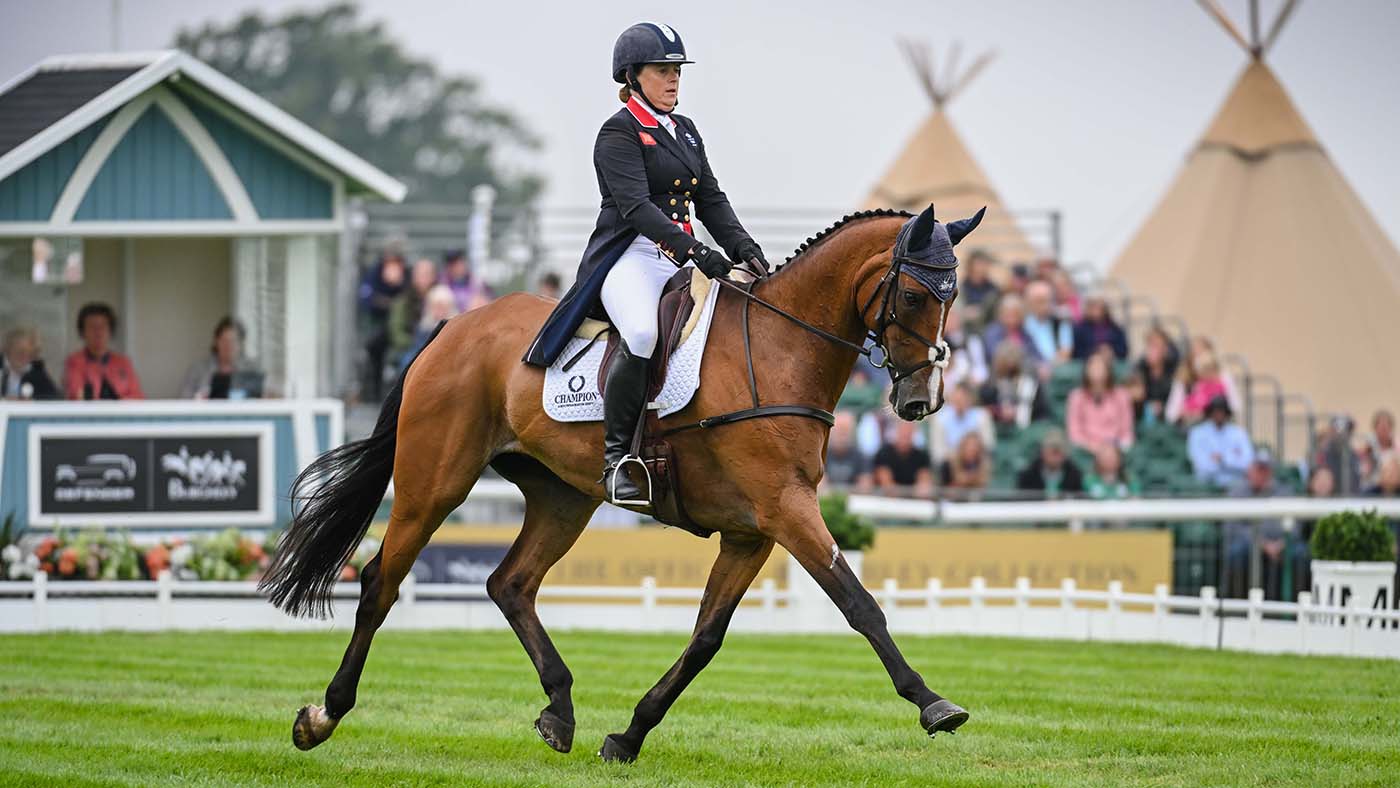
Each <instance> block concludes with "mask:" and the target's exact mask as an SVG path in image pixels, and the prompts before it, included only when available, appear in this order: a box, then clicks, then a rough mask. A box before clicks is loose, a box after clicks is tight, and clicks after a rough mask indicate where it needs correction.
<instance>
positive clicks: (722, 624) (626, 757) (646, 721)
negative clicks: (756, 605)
mask: <svg viewBox="0 0 1400 788" xmlns="http://www.w3.org/2000/svg"><path fill="white" fill-rule="evenodd" d="M772 550H773V540H771V539H767V538H763V537H756V538H753V539H749V540H741V541H736V540H734V539H732V538H730V537H724V538H723V539H722V540H721V542H720V548H719V557H718V558H717V559H715V564H714V566H713V567H712V568H711V569H710V579H709V581H708V582H706V583H705V596H704V597H703V598H702V599H701V601H700V613H699V615H698V616H697V617H696V620H695V630H694V631H693V632H692V633H691V636H690V644H689V645H687V646H686V649H685V652H684V653H682V654H681V658H680V659H679V660H677V661H676V664H674V665H672V666H671V669H670V670H668V671H666V675H664V676H662V677H661V680H660V681H658V682H657V683H656V685H655V686H653V687H652V688H651V690H649V691H648V692H647V694H646V695H645V696H643V697H642V700H641V702H639V703H638V704H637V708H636V710H635V711H633V713H632V724H631V725H629V726H628V727H627V730H626V731H625V732H623V733H614V734H611V735H609V736H608V737H607V738H605V739H604V740H603V748H602V749H601V750H600V751H599V752H598V755H599V756H600V757H601V758H603V760H606V761H632V760H636V758H637V753H638V752H640V751H641V749H642V741H643V740H644V739H646V736H647V733H649V732H650V731H651V729H652V728H655V727H656V726H657V725H659V724H660V723H661V719H662V717H664V716H666V712H667V710H669V709H670V708H671V704H673V703H675V702H676V698H678V697H680V694H681V692H683V691H684V690H685V688H686V687H687V686H688V685H689V684H690V682H691V681H692V680H694V678H695V677H696V676H697V675H699V673H700V671H701V670H704V668H705V666H706V665H708V664H710V660H711V659H713V658H714V656H715V654H716V653H717V652H718V651H719V647H720V645H721V644H722V643H723V642H724V633H725V630H727V629H728V628H729V621H730V619H731V618H732V617H733V616H734V610H735V609H736V608H737V607H738V606H739V602H740V601H741V600H742V599H743V596H744V592H745V591H746V590H748V587H749V585H750V584H752V583H753V579H754V577H756V576H757V575H758V572H759V570H760V569H762V568H763V562H764V561H767V560H768V554H769V553H770V552H772Z"/></svg>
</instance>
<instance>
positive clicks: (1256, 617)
mask: <svg viewBox="0 0 1400 788" xmlns="http://www.w3.org/2000/svg"><path fill="white" fill-rule="evenodd" d="M1263 604H1264V589H1262V588H1251V589H1249V608H1248V609H1247V610H1246V611H1245V618H1246V620H1247V621H1248V622H1249V627H1248V629H1249V649H1250V650H1251V651H1253V650H1254V649H1255V647H1256V646H1258V640H1259V622H1260V621H1262V620H1263V619H1264V609H1263V607H1262V605H1263Z"/></svg>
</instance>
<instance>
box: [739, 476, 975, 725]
mask: <svg viewBox="0 0 1400 788" xmlns="http://www.w3.org/2000/svg"><path fill="white" fill-rule="evenodd" d="M793 503H797V502H793ZM759 525H760V528H761V529H762V530H763V531H764V533H767V534H768V535H770V536H772V537H774V538H775V539H776V540H777V542H778V543H779V544H781V545H782V546H783V547H784V548H785V549H786V550H787V551H788V552H789V553H791V554H792V555H793V557H794V558H796V559H797V560H798V562H799V563H801V564H802V567H803V568H804V569H806V570H807V572H808V574H810V575H811V576H812V578H813V579H815V580H816V581H817V584H818V585H820V586H821V587H822V590H823V591H825V592H826V594H827V596H829V597H831V601H832V602H835V603H836V607H837V608H838V609H839V610H840V611H841V613H842V615H844V616H845V617H846V621H847V622H848V623H850V625H851V628H852V629H854V630H855V631H857V632H859V633H860V634H862V635H864V636H865V638H866V640H869V641H870V645H871V646H873V647H874V648H875V653H876V654H877V655H879V657H880V662H882V663H883V664H884V666H885V670H886V671H887V672H888V673H889V674H890V680H891V681H893V682H894V688H895V691H896V692H898V693H899V696H900V697H902V698H904V699H905V700H907V701H909V702H910V703H913V704H914V705H915V706H918V707H919V709H920V715H919V723H920V724H921V725H922V726H923V728H924V730H925V731H926V732H927V733H928V734H929V736H933V735H934V734H935V733H938V732H939V731H947V732H949V733H951V732H952V731H953V730H955V729H956V728H957V727H958V726H959V725H962V724H963V723H964V722H966V721H967V718H968V714H967V712H966V711H964V710H963V709H962V708H961V707H959V706H958V705H957V704H955V703H953V702H952V701H949V700H945V699H944V698H942V697H940V696H939V695H938V694H937V693H936V692H934V691H933V690H931V689H929V688H928V685H927V684H925V683H924V679H923V677H922V676H920V675H919V673H918V671H916V670H914V669H913V668H912V667H910V666H909V663H908V662H907V661H905V659H904V655H903V654H901V653H900V651H899V647H898V646H896V645H895V643H894V639H893V638H891V637H890V631H889V628H888V626H887V625H886V622H885V613H884V611H883V610H881V609H880V605H879V604H878V603H876V601H875V598H874V597H873V596H871V594H870V592H869V591H867V590H865V587H864V586H862V585H861V583H860V578H859V577H857V576H856V574H855V572H854V571H852V570H851V567H850V565H849V564H847V563H846V558H845V556H843V555H841V553H840V551H839V550H838V549H837V547H836V542H835V541H834V540H833V539H832V538H831V533H830V532H829V531H828V530H827V529H826V525H825V524H824V523H823V522H822V519H821V513H820V510H819V509H818V507H817V505H816V498H815V494H813V495H812V496H811V500H810V501H806V502H805V503H804V505H794V506H791V507H786V508H784V509H782V510H781V511H780V512H775V513H773V516H772V517H770V518H761V519H760V521H759Z"/></svg>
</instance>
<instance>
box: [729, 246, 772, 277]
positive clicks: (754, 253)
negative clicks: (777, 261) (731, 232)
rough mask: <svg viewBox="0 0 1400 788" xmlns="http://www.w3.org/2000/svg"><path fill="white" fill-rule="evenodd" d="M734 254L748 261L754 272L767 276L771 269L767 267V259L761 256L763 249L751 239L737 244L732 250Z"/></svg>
mask: <svg viewBox="0 0 1400 788" xmlns="http://www.w3.org/2000/svg"><path fill="white" fill-rule="evenodd" d="M734 254H735V255H736V256H737V257H738V258H739V259H740V260H742V261H744V262H746V263H748V264H749V265H750V266H751V267H752V268H753V272H754V274H756V275H758V276H767V275H768V274H769V272H770V271H771V270H772V269H770V268H769V267H768V261H767V260H766V259H764V257H763V250H762V249H760V248H759V246H758V244H757V243H755V242H753V241H744V242H742V243H740V244H739V248H737V249H735V250H734Z"/></svg>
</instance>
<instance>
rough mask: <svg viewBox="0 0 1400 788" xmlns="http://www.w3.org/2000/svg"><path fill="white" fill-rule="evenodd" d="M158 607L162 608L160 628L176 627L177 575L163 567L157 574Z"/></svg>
mask: <svg viewBox="0 0 1400 788" xmlns="http://www.w3.org/2000/svg"><path fill="white" fill-rule="evenodd" d="M156 607H157V608H158V609H159V610H160V628H161V629H162V630H168V629H172V628H174V626H175V575H173V574H171V572H170V570H169V569H162V570H160V572H159V573H158V574H157V575H156Z"/></svg>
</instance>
